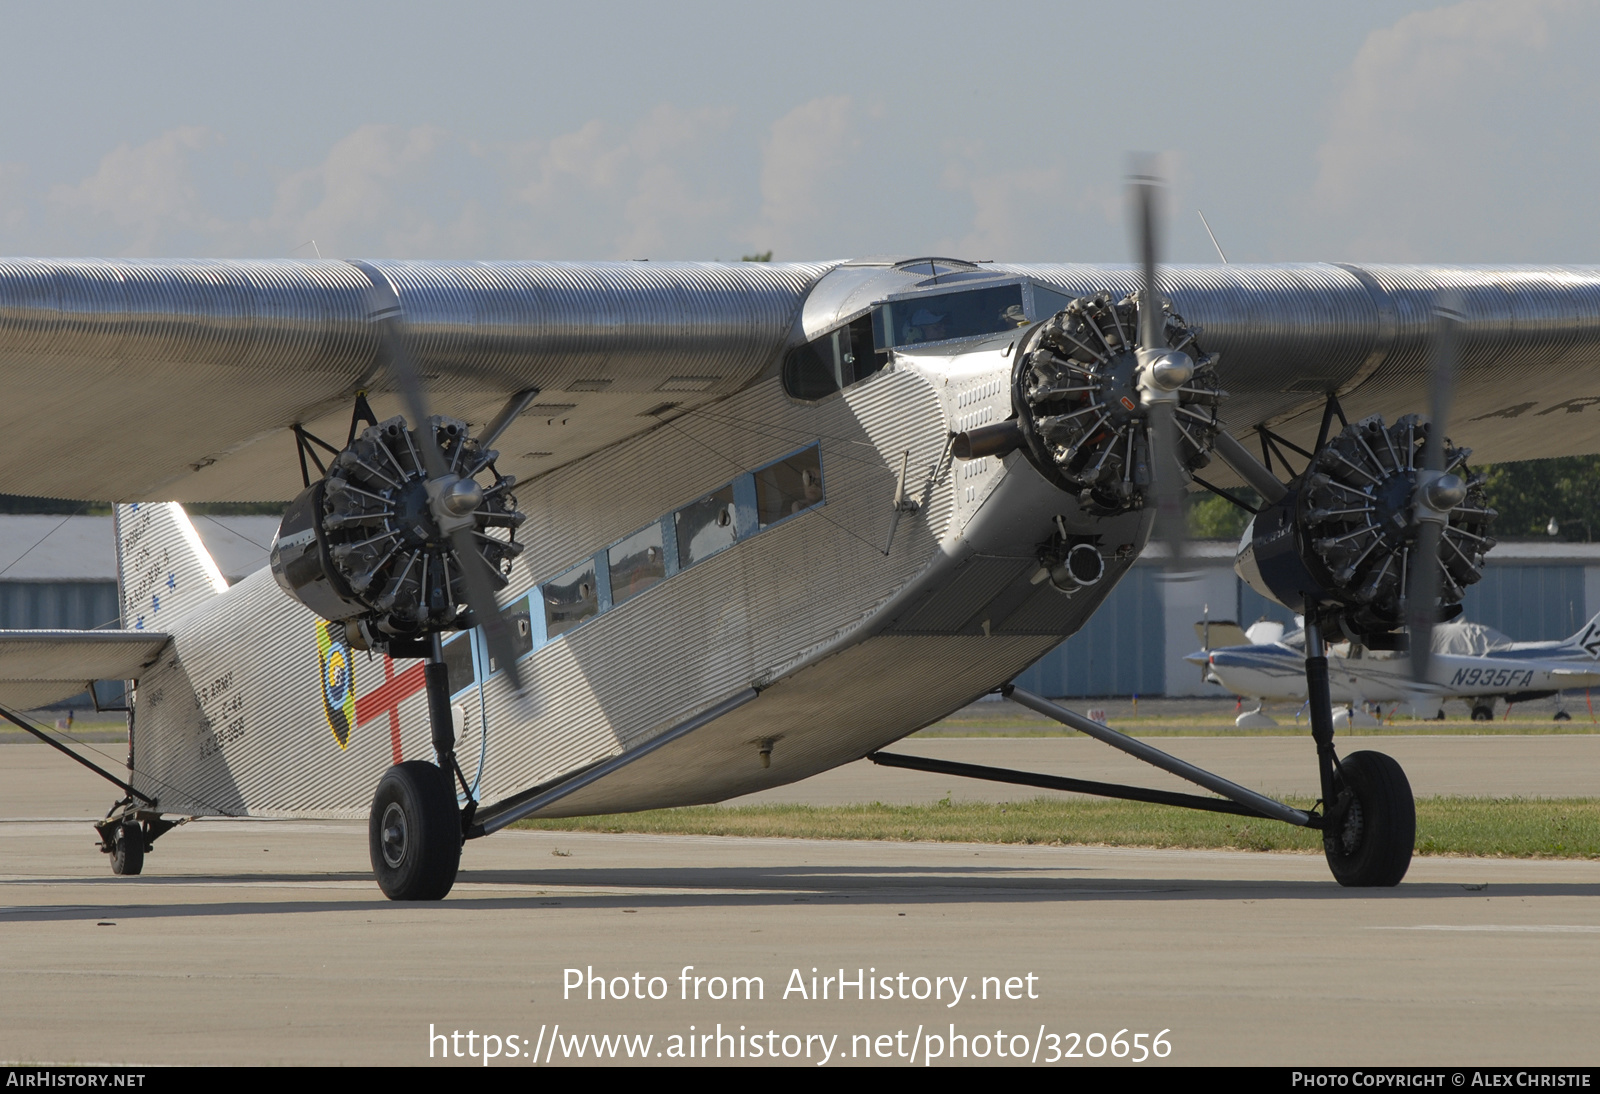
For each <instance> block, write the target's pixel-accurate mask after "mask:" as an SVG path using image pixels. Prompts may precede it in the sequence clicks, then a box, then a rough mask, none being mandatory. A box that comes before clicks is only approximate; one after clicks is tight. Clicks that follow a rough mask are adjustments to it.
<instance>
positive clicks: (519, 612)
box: [489, 597, 536, 672]
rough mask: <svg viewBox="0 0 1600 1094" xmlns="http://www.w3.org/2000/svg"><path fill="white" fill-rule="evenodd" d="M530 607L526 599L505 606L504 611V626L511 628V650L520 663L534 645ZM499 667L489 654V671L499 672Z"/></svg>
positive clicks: (492, 655)
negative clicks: (514, 652)
mask: <svg viewBox="0 0 1600 1094" xmlns="http://www.w3.org/2000/svg"><path fill="white" fill-rule="evenodd" d="M530 607H531V605H530V604H529V602H528V598H527V597H523V598H522V599H521V600H518V601H516V602H515V603H512V604H507V605H506V607H505V611H504V612H503V613H502V614H503V615H504V616H505V620H506V624H507V625H508V626H509V627H510V628H511V648H512V649H513V650H515V651H516V660H518V661H520V660H522V658H523V657H525V656H526V655H527V654H529V653H532V652H533V647H534V646H535V645H536V643H535V641H534V635H533V613H532V612H531V611H530V610H529V609H530ZM500 669H501V665H500V663H499V662H498V661H496V660H495V658H494V654H493V653H491V654H489V671H490V672H499V671H500Z"/></svg>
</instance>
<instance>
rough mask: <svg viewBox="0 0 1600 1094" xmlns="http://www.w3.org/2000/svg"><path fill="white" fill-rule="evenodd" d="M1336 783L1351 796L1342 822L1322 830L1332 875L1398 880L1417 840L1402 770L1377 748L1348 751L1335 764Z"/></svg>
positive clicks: (1361, 883) (1355, 881) (1368, 883)
mask: <svg viewBox="0 0 1600 1094" xmlns="http://www.w3.org/2000/svg"><path fill="white" fill-rule="evenodd" d="M1337 785H1338V789H1339V790H1340V792H1341V793H1340V796H1341V797H1342V796H1343V792H1344V791H1346V790H1348V791H1349V792H1350V796H1351V800H1350V803H1349V807H1348V808H1347V809H1346V811H1345V814H1344V818H1343V821H1342V823H1340V824H1339V826H1338V827H1337V828H1336V829H1330V830H1326V831H1324V832H1323V834H1322V848H1323V852H1324V854H1326V855H1327V858H1328V867H1329V868H1330V869H1331V870H1332V871H1333V876H1334V879H1335V880H1336V881H1338V882H1339V884H1340V885H1345V886H1349V887H1356V888H1361V887H1375V886H1392V885H1398V884H1400V879H1401V878H1403V877H1405V876H1406V870H1408V869H1409V868H1410V867H1411V850H1412V847H1413V846H1414V845H1415V844H1416V841H1417V806H1416V802H1415V801H1414V800H1413V798H1412V796H1411V783H1410V782H1409V781H1408V780H1407V779H1406V773H1405V772H1404V771H1402V770H1401V769H1400V765H1399V764H1398V763H1396V762H1395V761H1394V759H1393V758H1392V757H1389V756H1386V755H1384V754H1383V753H1382V752H1353V753H1351V754H1350V755H1349V756H1347V757H1345V758H1344V760H1343V761H1342V762H1341V763H1340V765H1339V780H1338V784H1337Z"/></svg>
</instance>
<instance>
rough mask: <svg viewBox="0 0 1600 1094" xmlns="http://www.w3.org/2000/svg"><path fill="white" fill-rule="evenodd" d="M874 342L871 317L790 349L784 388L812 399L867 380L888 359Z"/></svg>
mask: <svg viewBox="0 0 1600 1094" xmlns="http://www.w3.org/2000/svg"><path fill="white" fill-rule="evenodd" d="M888 360H889V354H888V353H887V352H880V351H878V350H875V349H874V348H873V345H872V316H871V315H863V316H862V317H861V318H860V319H857V320H856V321H855V322H853V323H850V324H848V325H846V326H843V327H840V328H838V329H837V330H832V331H829V332H828V333H827V334H824V335H823V336H822V337H820V338H816V339H813V340H812V341H810V342H807V343H806V344H805V345H803V346H800V347H799V348H797V349H794V350H792V351H790V353H789V356H788V357H787V358H786V359H785V360H784V362H783V390H785V391H787V392H788V393H789V394H790V395H792V396H794V397H795V398H796V399H804V400H806V401H808V402H809V401H813V400H816V399H821V398H823V397H824V396H827V395H832V394H833V393H834V392H835V391H841V390H843V389H844V388H847V387H849V386H850V385H851V384H854V383H857V382H858V381H861V380H865V379H866V378H867V377H868V376H871V375H872V374H873V373H875V372H877V371H878V370H879V369H881V368H883V366H884V365H885V364H886V363H887V362H888Z"/></svg>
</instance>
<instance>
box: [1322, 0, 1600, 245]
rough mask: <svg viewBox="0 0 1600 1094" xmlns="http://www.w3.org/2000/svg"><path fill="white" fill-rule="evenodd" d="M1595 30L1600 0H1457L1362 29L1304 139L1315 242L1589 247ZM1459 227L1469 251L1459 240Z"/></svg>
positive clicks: (1594, 239)
mask: <svg viewBox="0 0 1600 1094" xmlns="http://www.w3.org/2000/svg"><path fill="white" fill-rule="evenodd" d="M1597 30H1600V10H1597V9H1596V8H1595V7H1593V6H1590V5H1580V4H1577V3H1573V2H1572V0H1469V2H1467V3H1458V4H1455V5H1453V6H1450V7H1444V8H1438V9H1435V10H1432V11H1426V12H1418V13H1416V14H1413V15H1408V16H1406V17H1405V18H1403V19H1400V20H1399V21H1398V22H1396V23H1395V24H1394V25H1392V26H1390V27H1386V28H1384V29H1382V30H1377V31H1374V32H1372V33H1371V34H1370V35H1368V37H1367V39H1366V41H1365V42H1364V43H1363V45H1362V47H1361V49H1360V50H1359V52H1358V53H1357V55H1356V57H1355V60H1354V62H1353V63H1352V64H1351V66H1350V70H1349V73H1348V76H1347V80H1346V84H1345V87H1344V89H1343V92H1342V94H1340V96H1339V97H1338V99H1337V101H1336V103H1335V105H1334V108H1333V111H1332V115H1331V118H1330V121H1329V125H1328V131H1327V137H1326V139H1325V140H1324V142H1323V144H1322V146H1321V148H1320V149H1319V150H1318V154H1317V159H1318V173H1317V177H1316V181H1315V183H1314V185H1313V187H1312V189H1311V193H1310V200H1309V208H1308V211H1309V212H1310V214H1311V216H1312V217H1313V218H1315V219H1317V220H1318V221H1320V222H1321V223H1320V225H1319V232H1320V235H1321V236H1322V238H1323V239H1324V240H1325V241H1326V243H1325V244H1324V245H1325V246H1332V247H1333V248H1334V249H1335V251H1336V252H1337V257H1342V258H1355V259H1364V258H1375V259H1387V260H1397V261H1408V260H1423V259H1433V260H1478V261H1498V260H1508V259H1518V258H1523V259H1527V258H1537V257H1544V258H1546V259H1549V260H1555V259H1568V260H1571V259H1573V258H1581V257H1584V254H1583V253H1581V252H1583V251H1584V249H1585V248H1588V253H1587V257H1589V258H1591V259H1592V258H1593V257H1594V255H1593V247H1594V245H1595V244H1597V243H1600V232H1597V231H1596V227H1595V225H1594V224H1593V223H1592V219H1591V217H1590V215H1589V209H1588V205H1589V196H1588V195H1587V194H1584V193H1582V192H1581V191H1579V190H1578V189H1577V188H1576V183H1575V180H1583V179H1592V178H1593V177H1594V174H1595V169H1596V168H1597V167H1600V158H1597V156H1596V152H1595V150H1594V146H1593V142H1592V140H1591V139H1590V138H1589V137H1588V130H1589V126H1590V122H1589V119H1588V117H1587V114H1588V111H1589V107H1588V104H1589V103H1591V102H1592V101H1593V100H1594V98H1595V97H1596V95H1597V93H1600V75H1597V73H1596V70H1595V68H1594V65H1593V60H1592V53H1593V49H1592V46H1593V43H1594V41H1595V40H1596V32H1597ZM1575 229H1576V232H1575ZM1469 237H1472V238H1475V243H1474V244H1473V247H1474V249H1476V250H1478V252H1479V253H1477V254H1462V253H1459V251H1458V248H1459V247H1460V246H1461V243H1460V242H1459V241H1461V240H1463V239H1465V238H1469ZM1485 248H1487V249H1488V250H1489V251H1490V252H1491V253H1483V249H1485Z"/></svg>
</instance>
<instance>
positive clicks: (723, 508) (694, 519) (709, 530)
mask: <svg viewBox="0 0 1600 1094" xmlns="http://www.w3.org/2000/svg"><path fill="white" fill-rule="evenodd" d="M674 517H675V520H676V524H677V530H678V565H679V566H681V567H683V568H684V569H687V568H688V567H690V566H693V565H694V564H695V563H696V562H699V561H700V560H702V559H707V558H710V557H711V556H712V555H714V554H716V553H717V552H718V551H724V550H726V549H728V548H729V547H732V546H733V545H734V543H735V542H737V541H738V539H739V520H738V512H737V510H736V509H735V507H734V504H733V484H732V483H729V484H728V485H727V486H724V487H723V488H722V489H721V490H718V491H717V492H716V493H715V494H710V495H708V496H706V497H703V498H701V499H700V500H699V501H697V502H694V503H693V504H691V505H685V506H684V507H683V508H682V509H679V510H678V511H677V513H676V514H674Z"/></svg>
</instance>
